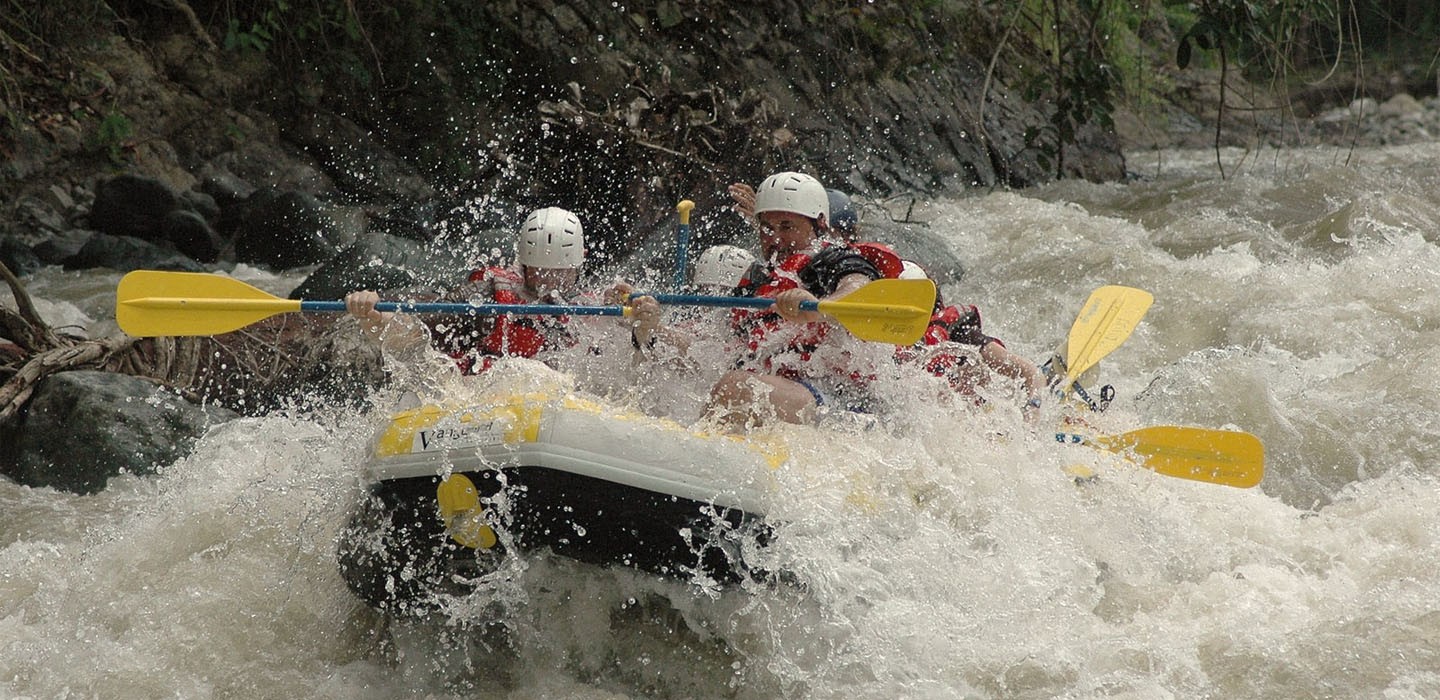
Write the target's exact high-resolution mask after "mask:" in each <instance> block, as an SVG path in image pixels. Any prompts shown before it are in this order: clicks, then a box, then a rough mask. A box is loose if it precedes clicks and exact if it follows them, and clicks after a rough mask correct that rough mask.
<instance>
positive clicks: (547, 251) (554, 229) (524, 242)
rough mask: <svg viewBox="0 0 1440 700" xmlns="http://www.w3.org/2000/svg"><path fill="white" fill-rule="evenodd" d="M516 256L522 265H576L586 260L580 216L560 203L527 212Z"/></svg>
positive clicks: (573, 267)
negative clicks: (559, 204) (558, 205)
mask: <svg viewBox="0 0 1440 700" xmlns="http://www.w3.org/2000/svg"><path fill="white" fill-rule="evenodd" d="M515 260H516V262H519V263H520V264H521V265H523V266H525V267H535V268H541V269H549V270H555V269H575V268H579V267H580V264H581V263H583V262H584V261H585V231H584V229H583V228H582V227H581V226H580V219H578V218H576V216H575V215H574V214H571V213H570V212H568V211H566V210H564V209H561V208H559V207H546V208H544V209H536V210H535V211H533V212H530V216H527V217H525V223H523V224H521V225H520V240H518V241H516V242H515Z"/></svg>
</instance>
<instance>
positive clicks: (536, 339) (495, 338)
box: [450, 267, 574, 374]
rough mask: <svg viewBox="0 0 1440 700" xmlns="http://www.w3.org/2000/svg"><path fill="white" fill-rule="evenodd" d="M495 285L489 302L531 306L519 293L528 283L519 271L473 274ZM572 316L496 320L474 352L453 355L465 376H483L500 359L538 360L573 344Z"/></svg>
mask: <svg viewBox="0 0 1440 700" xmlns="http://www.w3.org/2000/svg"><path fill="white" fill-rule="evenodd" d="M486 280H489V281H491V287H492V289H491V291H490V293H489V294H488V295H487V296H488V297H489V299H487V301H488V302H491V303H496V304H529V303H531V302H530V300H529V299H526V298H525V297H523V296H521V295H520V294H519V293H518V292H516V291H515V290H518V289H521V288H523V286H524V284H525V280H524V278H523V277H521V276H520V274H519V273H517V272H516V271H515V270H512V269H510V268H507V267H487V268H485V269H483V270H475V271H474V272H471V273H470V277H469V281H471V282H483V281H486ZM568 321H569V317H568V316H555V317H553V318H547V319H539V318H536V317H531V316H511V315H508V314H507V315H501V316H492V317H490V320H489V321H488V323H489V324H490V330H489V332H486V333H485V334H484V335H482V336H481V337H480V340H479V342H478V343H476V345H475V347H473V348H459V349H455V350H453V351H451V353H450V356H451V357H453V358H455V363H456V364H457V365H459V367H460V371H461V372H464V373H465V374H479V373H481V372H484V371H485V370H487V369H489V368H490V366H491V365H492V364H494V362H495V358H497V357H535V356H536V355H538V354H539V353H540V351H541V350H543V349H545V348H546V347H560V346H562V345H567V344H573V343H574V338H573V337H572V336H571V335H570V333H569V331H568V330H567V329H566V328H565V324H566V322H568Z"/></svg>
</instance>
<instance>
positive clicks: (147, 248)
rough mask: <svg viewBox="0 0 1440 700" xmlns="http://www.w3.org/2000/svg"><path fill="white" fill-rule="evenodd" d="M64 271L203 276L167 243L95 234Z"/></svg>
mask: <svg viewBox="0 0 1440 700" xmlns="http://www.w3.org/2000/svg"><path fill="white" fill-rule="evenodd" d="M64 265H65V268H66V269H67V270H82V269H89V268H96V267H108V268H110V269H112V270H117V271H120V272H129V271H131V270H177V271H181V272H203V271H204V268H203V267H202V266H201V265H200V264H199V263H197V262H195V260H193V259H191V258H189V257H187V256H185V255H184V254H183V253H181V252H180V251H178V250H176V249H175V248H174V246H173V245H171V244H169V243H159V244H157V243H151V242H150V241H146V240H141V239H139V238H134V237H132V236H112V235H109V234H106V233H96V234H95V235H93V236H90V238H88V239H86V241H85V245H84V246H82V247H81V248H80V250H79V252H77V253H75V255H73V256H71V257H70V258H68V259H66V260H65V262H64Z"/></svg>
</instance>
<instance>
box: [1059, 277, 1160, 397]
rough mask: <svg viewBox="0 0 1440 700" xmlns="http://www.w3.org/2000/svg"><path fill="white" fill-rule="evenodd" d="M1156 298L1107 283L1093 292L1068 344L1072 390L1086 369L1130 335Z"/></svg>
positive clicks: (1068, 379)
mask: <svg viewBox="0 0 1440 700" xmlns="http://www.w3.org/2000/svg"><path fill="white" fill-rule="evenodd" d="M1154 301H1155V297H1154V296H1152V295H1151V294H1150V292H1147V291H1145V290H1143V289H1135V288H1134V287H1121V286H1119V285H1107V286H1104V287H1101V288H1099V289H1097V290H1095V291H1094V292H1091V293H1090V299H1089V300H1087V301H1086V302H1085V306H1084V308H1082V309H1081V310H1080V315H1079V316H1076V317H1075V323H1074V324H1073V325H1072V326H1070V340H1069V342H1068V344H1067V345H1066V347H1065V354H1066V357H1065V366H1066V372H1065V383H1064V385H1063V388H1065V389H1069V387H1070V385H1072V384H1074V383H1075V379H1076V378H1077V377H1079V376H1080V375H1081V374H1084V373H1085V370H1087V369H1090V368H1091V367H1093V366H1095V363H1096V362H1099V361H1100V358H1102V357H1104V356H1106V355H1109V354H1110V352H1111V351H1113V350H1114V349H1115V348H1118V347H1120V344H1121V343H1123V342H1125V339H1126V338H1129V337H1130V333H1131V332H1132V331H1134V330H1135V327H1136V326H1138V325H1140V319H1141V318H1144V316H1145V312H1146V311H1148V310H1149V309H1150V304H1151V303H1153V302H1154Z"/></svg>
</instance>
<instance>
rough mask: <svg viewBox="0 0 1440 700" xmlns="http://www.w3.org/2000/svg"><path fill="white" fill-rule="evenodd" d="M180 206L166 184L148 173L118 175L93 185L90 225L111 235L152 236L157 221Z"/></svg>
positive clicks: (158, 225)
mask: <svg viewBox="0 0 1440 700" xmlns="http://www.w3.org/2000/svg"><path fill="white" fill-rule="evenodd" d="M178 208H180V197H179V196H178V195H176V194H175V192H174V190H171V189H170V186H169V185H166V184H165V183H163V182H161V181H159V180H156V179H154V178H149V177H141V176H139V175H120V176H118V177H113V178H110V179H109V180H104V181H102V182H100V183H99V184H98V185H97V186H96V187H95V204H94V205H93V206H92V207H91V208H90V225H91V226H92V227H93V228H95V229H96V230H98V231H100V232H102V233H108V234H110V235H112V236H134V237H136V238H143V239H145V240H153V239H155V238H156V237H157V236H158V235H159V232H160V222H161V220H163V219H164V218H165V216H166V215H167V214H169V213H170V212H172V211H174V210H176V209H178Z"/></svg>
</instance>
